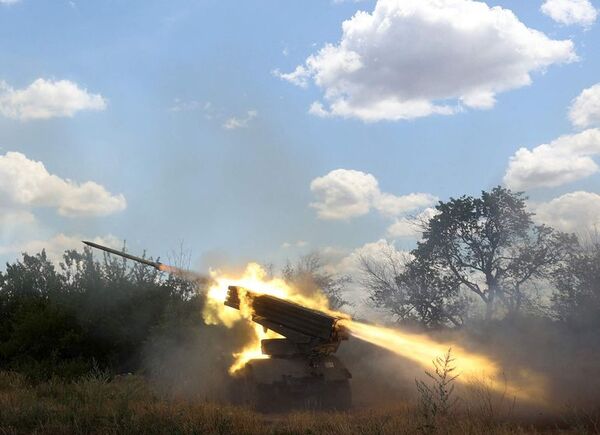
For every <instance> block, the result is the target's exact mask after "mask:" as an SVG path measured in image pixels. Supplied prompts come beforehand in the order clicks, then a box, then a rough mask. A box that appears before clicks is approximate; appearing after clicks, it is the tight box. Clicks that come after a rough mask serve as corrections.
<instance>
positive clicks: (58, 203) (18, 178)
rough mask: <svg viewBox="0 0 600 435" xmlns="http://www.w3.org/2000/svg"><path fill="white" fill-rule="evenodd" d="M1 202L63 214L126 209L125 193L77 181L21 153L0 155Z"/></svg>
mask: <svg viewBox="0 0 600 435" xmlns="http://www.w3.org/2000/svg"><path fill="white" fill-rule="evenodd" d="M0 205H1V206H3V208H8V209H25V208H33V207H51V208H56V210H57V211H58V213H59V214H60V215H62V216H68V217H76V216H102V215H108V214H111V213H115V212H118V211H121V210H123V209H125V207H126V205H127V203H126V201H125V197H124V196H123V195H122V194H119V195H113V194H111V193H110V192H108V191H107V190H106V188H104V187H103V186H102V185H100V184H98V183H95V182H93V181H86V182H84V183H76V182H74V181H71V180H68V179H63V178H60V177H59V176H57V175H54V174H50V173H49V172H48V170H47V169H46V168H45V166H44V164H43V163H42V162H39V161H35V160H31V159H28V158H27V157H26V156H25V155H24V154H21V153H19V152H7V153H6V154H5V155H0Z"/></svg>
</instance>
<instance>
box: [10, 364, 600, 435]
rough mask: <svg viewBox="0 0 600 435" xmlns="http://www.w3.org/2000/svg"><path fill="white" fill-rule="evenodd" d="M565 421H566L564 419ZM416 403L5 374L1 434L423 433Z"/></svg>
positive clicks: (447, 429)
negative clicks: (328, 404) (198, 396)
mask: <svg viewBox="0 0 600 435" xmlns="http://www.w3.org/2000/svg"><path fill="white" fill-rule="evenodd" d="M563 426H564V423H563ZM422 428H423V425H422V421H420V416H419V413H418V412H417V410H416V407H415V405H413V404H409V403H403V404H398V405H395V406H394V407H390V408H387V409H381V408H378V409H365V410H355V411H352V412H350V413H306V412H302V413H300V412H299V413H291V414H285V415H262V414H258V413H255V412H252V411H250V410H248V409H244V408H236V407H232V406H228V405H222V404H216V403H210V402H206V401H191V400H176V399H172V398H165V397H161V396H159V395H158V394H157V393H156V392H155V391H153V390H152V389H151V388H149V386H148V385H147V383H146V382H145V381H144V380H143V379H142V378H139V377H136V376H129V377H125V378H119V379H116V380H113V381H112V382H108V380H107V379H106V378H104V377H103V376H101V375H92V376H89V377H87V378H85V379H82V380H79V381H77V382H73V383H63V382H60V381H56V380H52V381H49V382H46V383H42V384H38V385H30V384H28V383H27V382H26V381H25V380H24V379H23V378H22V377H21V376H19V375H17V374H14V373H3V372H0V434H25V433H26V434H29V433H33V434H67V433H68V434H71V433H76V434H139V433H147V434H154V433H155V434H164V433H174V434H204V433H206V434H365V435H366V434H369V435H371V434H412V433H423V429H422ZM593 430H594V427H593V425H591V424H586V422H585V421H579V422H578V423H577V424H575V425H573V426H572V428H571V429H565V428H563V429H562V430H560V431H559V430H558V429H557V428H556V426H553V425H547V426H546V427H541V426H540V427H537V428H536V427H534V426H523V425H519V424H518V423H516V422H504V423H502V422H497V421H493V420H491V419H490V418H489V416H483V418H478V417H477V416H473V415H470V416H468V415H466V414H465V415H462V414H460V413H459V414H458V415H454V416H451V417H449V416H442V417H440V418H439V419H438V420H437V421H436V424H435V427H433V428H430V429H428V433H439V434H482V433H485V434H498V435H500V434H524V433H573V434H580V433H586V432H588V433H593Z"/></svg>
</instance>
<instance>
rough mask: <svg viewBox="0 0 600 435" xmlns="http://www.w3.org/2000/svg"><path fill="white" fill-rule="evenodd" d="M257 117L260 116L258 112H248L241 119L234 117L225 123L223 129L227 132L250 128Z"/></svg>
mask: <svg viewBox="0 0 600 435" xmlns="http://www.w3.org/2000/svg"><path fill="white" fill-rule="evenodd" d="M257 116H258V112H257V111H256V110H248V111H247V112H246V115H245V116H242V117H239V118H236V117H235V116H234V117H231V118H229V119H227V120H226V121H225V122H224V123H223V128H225V129H226V130H235V129H237V128H246V127H248V124H249V123H250V121H252V120H253V119H254V118H256V117H257Z"/></svg>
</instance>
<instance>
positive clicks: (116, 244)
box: [0, 233, 123, 263]
mask: <svg viewBox="0 0 600 435" xmlns="http://www.w3.org/2000/svg"><path fill="white" fill-rule="evenodd" d="M82 240H90V241H92V242H95V243H98V244H100V245H104V246H108V247H111V248H115V249H120V248H121V247H122V246H123V241H122V240H119V239H118V238H117V237H115V236H113V235H110V234H109V235H106V236H102V237H84V236H80V235H67V234H64V233H59V234H56V235H54V236H52V237H50V238H48V239H36V240H29V241H26V242H21V243H14V244H11V245H7V246H0V255H7V254H21V253H26V254H30V255H33V254H37V253H38V252H41V251H42V250H45V251H46V255H47V256H48V258H49V259H50V260H51V261H54V262H56V263H58V262H59V261H61V260H62V256H63V253H64V252H65V251H66V250H69V249H77V250H79V251H81V250H82V248H83V244H82V243H81V241H82Z"/></svg>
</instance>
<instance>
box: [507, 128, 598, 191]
mask: <svg viewBox="0 0 600 435" xmlns="http://www.w3.org/2000/svg"><path fill="white" fill-rule="evenodd" d="M598 153H600V129H589V130H585V131H582V132H581V133H577V134H571V135H564V136H561V137H559V138H558V139H555V140H554V141H552V142H550V143H549V144H543V145H539V146H537V147H535V148H533V149H531V150H529V149H527V148H520V149H519V150H518V151H517V152H516V153H515V154H514V155H513V156H512V157H511V158H510V161H509V164H508V169H507V170H506V174H505V175H504V183H505V184H506V185H507V186H508V187H510V188H511V189H517V190H526V189H533V188H538V187H555V186H560V185H563V184H566V183H570V182H572V181H575V180H579V179H581V178H585V177H588V176H590V175H592V174H594V173H596V172H598V165H597V164H596V162H595V161H594V160H593V158H592V157H593V156H595V155H597V154H598Z"/></svg>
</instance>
